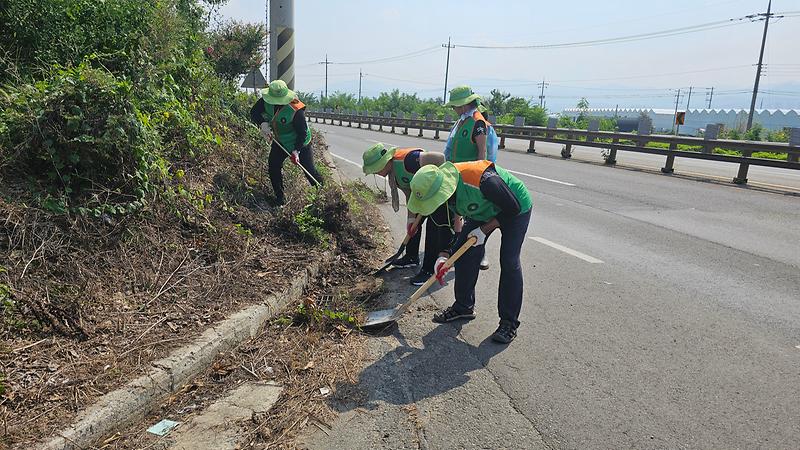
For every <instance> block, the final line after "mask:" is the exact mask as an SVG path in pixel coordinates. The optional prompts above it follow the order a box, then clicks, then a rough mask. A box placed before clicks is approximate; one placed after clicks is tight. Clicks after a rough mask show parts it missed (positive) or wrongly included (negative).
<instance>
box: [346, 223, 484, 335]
mask: <svg viewBox="0 0 800 450" xmlns="http://www.w3.org/2000/svg"><path fill="white" fill-rule="evenodd" d="M477 240H478V238H476V237H471V238H469V239H467V242H464V245H462V246H461V248H459V249H458V251H456V252H455V253H453V256H451V257H450V258H448V259H447V261H445V263H444V267H447V268H448V269H449V268H450V267H453V264H455V263H456V261H457V260H458V258H460V257H461V255H463V254H464V253H465V252H466V251H467V250H469V248H470V247H472V244H474V243H475V241H477ZM435 281H436V274H433V275H431V277H430V278H428V281H426V282H425V284H423V285H422V286H420V287H419V289H417V290H416V292H414V293H413V294H411V297H409V299H408V301H406V302H405V303H402V304H400V305H397V306H396V307H394V308H392V309H384V310H381V311H373V312H371V313H369V314H367V320H365V321H364V323H363V324H362V325H361V328H369V327H376V326H381V325H388V324H389V323H391V322H395V321H397V319H399V318H400V316H402V315H403V313H405V312H406V311H407V310H408V308H409V307H411V304H412V303H414V302H415V301H417V299H419V298H420V297H422V295H423V294H424V293H425V291H427V290H428V288H429V287H431V285H432V284H433V283H434V282H435Z"/></svg>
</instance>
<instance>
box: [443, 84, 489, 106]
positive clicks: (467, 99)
mask: <svg viewBox="0 0 800 450" xmlns="http://www.w3.org/2000/svg"><path fill="white" fill-rule="evenodd" d="M480 99H481V96H480V95H478V94H476V93H474V92H472V88H471V87H469V86H457V87H454V88H453V89H452V90H451V91H450V101H448V102H447V104H446V105H445V106H464V105H467V104H469V103H472V101H473V100H478V101H480Z"/></svg>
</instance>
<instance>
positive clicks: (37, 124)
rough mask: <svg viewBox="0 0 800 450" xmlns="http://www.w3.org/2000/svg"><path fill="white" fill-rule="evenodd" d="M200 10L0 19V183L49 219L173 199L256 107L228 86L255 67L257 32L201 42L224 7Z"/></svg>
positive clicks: (241, 29) (98, 5)
mask: <svg viewBox="0 0 800 450" xmlns="http://www.w3.org/2000/svg"><path fill="white" fill-rule="evenodd" d="M205 3H206V4H205V5H203V4H201V3H200V2H199V1H197V0H159V1H152V2H140V1H134V0H110V1H106V2H95V1H90V0H62V1H58V2H45V3H42V2H38V1H33V0H15V1H12V2H10V3H9V5H8V7H5V8H2V9H0V27H2V28H3V29H4V30H10V32H7V33H5V32H4V33H3V34H2V36H1V37H0V66H2V67H3V68H4V69H3V70H2V71H1V72H0V176H2V177H3V178H4V179H7V180H13V181H14V182H16V183H21V184H23V185H24V190H25V191H26V192H27V193H29V194H30V195H31V197H32V199H31V200H32V203H34V204H38V205H40V206H41V207H43V208H45V209H47V210H49V211H51V212H54V213H58V214H78V215H84V216H86V215H89V216H95V217H99V216H100V215H102V214H108V215H123V214H129V213H133V212H135V211H138V210H140V209H141V208H142V207H143V206H144V205H146V204H147V202H148V199H151V200H152V198H153V197H152V195H151V194H158V193H164V192H165V190H169V189H168V185H169V181H170V179H171V178H172V176H170V172H175V170H181V171H182V170H185V169H187V168H190V167H192V166H196V165H198V164H200V163H202V162H203V160H204V159H205V158H207V157H208V155H210V154H211V153H212V152H213V151H214V150H216V149H220V148H222V147H223V146H224V145H225V144H227V142H225V135H226V132H227V131H228V130H229V128H230V127H231V126H233V125H234V124H236V125H237V126H239V127H243V128H244V127H246V125H245V121H246V118H247V111H248V110H249V105H250V104H252V99H249V98H248V97H247V96H246V95H244V94H242V93H241V92H239V91H238V89H237V88H236V86H235V84H234V83H233V82H232V80H233V78H235V76H236V75H238V73H239V72H240V71H243V69H244V68H246V67H250V66H251V65H252V64H254V63H258V62H259V61H260V54H261V52H260V47H261V46H262V45H263V42H264V30H263V27H261V26H254V25H245V24H239V23H228V24H226V25H223V26H221V27H220V28H219V29H216V30H212V31H206V20H207V19H208V17H207V8H213V7H215V6H218V5H219V3H221V2H220V1H219V0H216V1H208V2H205ZM34 18H35V19H34ZM33 22H36V23H41V24H47V25H46V26H30V24H31V23H33ZM215 46H216V47H215ZM256 136H257V135H256ZM252 142H253V143H255V142H256V140H255V139H253V141H252ZM179 178H180V177H179ZM178 194H180V195H183V193H181V192H178ZM204 196H205V194H202V195H201V197H204Z"/></svg>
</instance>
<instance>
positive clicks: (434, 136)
mask: <svg viewBox="0 0 800 450" xmlns="http://www.w3.org/2000/svg"><path fill="white" fill-rule="evenodd" d="M452 121H453V119H452V118H451V117H450V115H447V114H446V115H445V116H444V123H445V125H446V124H448V123H450V122H452ZM433 138H434V139H439V126H438V125H437V126H436V132H435V133H434V134H433Z"/></svg>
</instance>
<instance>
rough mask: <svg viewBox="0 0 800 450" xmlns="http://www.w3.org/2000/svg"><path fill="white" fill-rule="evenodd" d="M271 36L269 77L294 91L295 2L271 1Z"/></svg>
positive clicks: (291, 0)
mask: <svg viewBox="0 0 800 450" xmlns="http://www.w3.org/2000/svg"><path fill="white" fill-rule="evenodd" d="M269 36H270V39H269V55H270V60H269V65H270V67H269V76H270V77H271V78H272V80H283V81H285V82H286V85H287V86H289V89H294V0H270V2H269Z"/></svg>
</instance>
